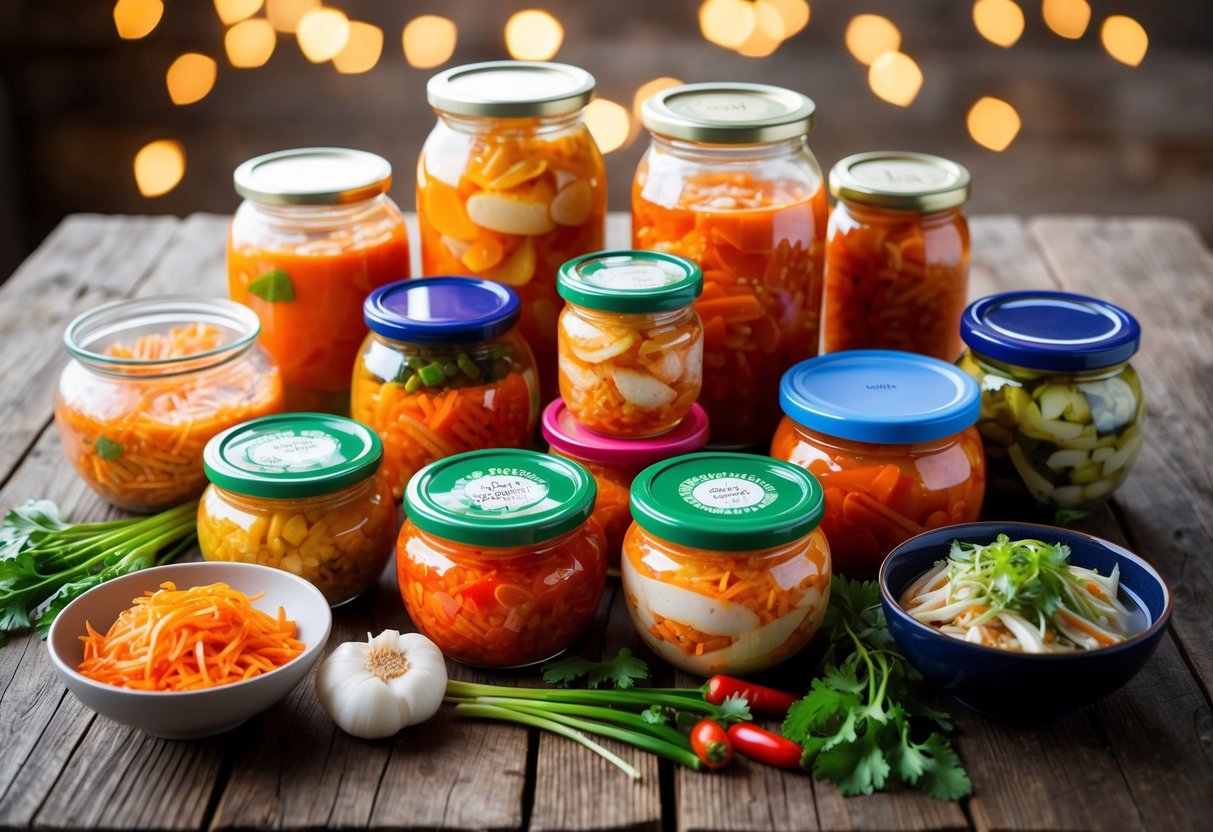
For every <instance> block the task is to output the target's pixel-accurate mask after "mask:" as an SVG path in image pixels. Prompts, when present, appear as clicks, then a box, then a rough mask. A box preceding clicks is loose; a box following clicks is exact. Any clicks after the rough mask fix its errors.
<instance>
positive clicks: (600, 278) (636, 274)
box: [588, 265, 676, 289]
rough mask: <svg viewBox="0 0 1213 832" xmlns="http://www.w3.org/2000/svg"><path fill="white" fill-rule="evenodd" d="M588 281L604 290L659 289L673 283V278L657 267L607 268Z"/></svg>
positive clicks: (600, 270)
mask: <svg viewBox="0 0 1213 832" xmlns="http://www.w3.org/2000/svg"><path fill="white" fill-rule="evenodd" d="M588 279H589V281H590V282H591V283H593V284H595V285H597V286H602V287H604V288H606V289H660V288H661V287H663V286H668V285H670V284H671V283H673V282H674V280H675V279H676V278H674V276H672V275H669V274H666V273H665V272H664V271H662V270H661V269H659V268H658V267H657V266H649V265H633V266H608V267H606V268H605V269H599V270H598V271H596V272H594V273H593V274H591V275H589V277H588Z"/></svg>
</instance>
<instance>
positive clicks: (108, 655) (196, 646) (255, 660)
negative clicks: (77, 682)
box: [78, 581, 306, 691]
mask: <svg viewBox="0 0 1213 832" xmlns="http://www.w3.org/2000/svg"><path fill="white" fill-rule="evenodd" d="M263 594H264V593H262V595H263ZM262 595H254V596H252V597H251V598H250V597H249V596H248V595H245V594H244V593H243V592H241V591H239V590H237V589H232V588H231V587H229V586H228V585H227V584H224V583H215V584H211V585H209V586H195V587H191V588H189V589H184V590H178V589H177V587H176V586H175V585H174V584H173V583H172V582H171V581H166V582H165V583H162V584H161V585H160V589H158V590H156V591H155V592H145V593H144V594H143V597H141V598H135V599H133V602H134V606H133V607H131V608H130V609H127V610H124V611H123V612H122V614H121V615H119V616H118V620H117V621H115V622H114V624H113V626H111V627H110V628H109V630H108V632H106V634H105V635H101V634H100V633H98V632H97V631H96V630H94V629H93V626H92V624H91V623H89V622H86V623H85V625H84V626H85V630H86V633H85V635H83V636H81V637H80V641H82V642H83V643H84V661H82V662H81V663H80V666H79V668H78V669H79V671H80V673H81V674H83V675H84V676H87V677H88V678H89V679H92V680H93V681H96V682H102V683H104V684H107V685H115V686H117V687H122V688H129V689H131V690H147V691H188V690H203V689H206V688H213V687H218V686H219V685H230V684H232V683H233V682H242V681H244V680H245V679H252V678H253V677H255V676H260V675H261V674H263V673H269V672H270V671H271V670H276V669H277V668H279V667H282V666H283V665H284V664H286V663H287V662H290V661H292V660H293V659H295V658H297V657H298V656H300V655H301V654H302V653H303V651H304V648H305V646H306V645H304V644H303V642H301V641H299V640H298V639H296V638H295V635H296V627H295V622H294V621H290V620H288V619H287V617H286V611H285V610H283V608H282V607H279V608H278V614H277V616H271V615H268V614H266V613H264V612H262V611H261V610H258V609H257V608H255V607H254V606H253V604H252V602H253V601H256V600H257V599H259V598H261V597H262Z"/></svg>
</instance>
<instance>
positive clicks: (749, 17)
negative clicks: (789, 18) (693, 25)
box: [699, 0, 758, 49]
mask: <svg viewBox="0 0 1213 832" xmlns="http://www.w3.org/2000/svg"><path fill="white" fill-rule="evenodd" d="M756 28H758V15H757V14H756V13H755V11H754V4H753V3H747V2H746V0H703V5H701V6H700V7H699V29H700V31H702V32H703V36H704V38H706V39H707V40H708V42H709V43H714V44H716V45H717V46H723V47H724V48H725V49H737V48H738V47H740V46H741V45H742V44H744V43H745V42H746V41H747V40H749V38H750V36H751V35H752V34H754V30H755V29H756Z"/></svg>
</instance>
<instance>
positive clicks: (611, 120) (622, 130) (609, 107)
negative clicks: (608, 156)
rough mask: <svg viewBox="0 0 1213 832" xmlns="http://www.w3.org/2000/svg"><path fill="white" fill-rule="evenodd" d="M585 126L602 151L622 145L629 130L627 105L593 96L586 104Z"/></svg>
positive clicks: (608, 151) (605, 151)
mask: <svg viewBox="0 0 1213 832" xmlns="http://www.w3.org/2000/svg"><path fill="white" fill-rule="evenodd" d="M585 126H586V127H587V128H589V131H590V135H591V136H593V137H594V141H595V143H597V145H598V149H599V150H601V151H602V152H603V153H610V152H611V151H612V150H618V149H619V148H621V147H623V143H624V142H626V141H627V140H628V132H629V131H630V130H631V123H630V122H629V120H628V110H627V107H624V106H623V105H622V104H616V103H615V102H614V101H609V100H607V99H605V98H595V99H594V100H593V101H591V102H590V103H589V104H587V105H586V108H585Z"/></svg>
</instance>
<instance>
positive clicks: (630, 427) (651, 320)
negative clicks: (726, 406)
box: [559, 306, 703, 437]
mask: <svg viewBox="0 0 1213 832" xmlns="http://www.w3.org/2000/svg"><path fill="white" fill-rule="evenodd" d="M559 350H560V363H559V368H560V395H561V396H562V397H563V398H564V403H565V405H567V406H568V408H569V411H570V412H571V413H572V414H573V416H575V417H576V418H577V421H578V422H580V423H581V424H582V425H584V426H585V427H587V428H589V429H590V430H592V431H594V432H595V433H600V434H603V435H604V436H620V437H644V436H656V435H658V434H661V433H665V432H666V431H669V430H670V429H671V428H674V427H676V426H677V425H678V423H679V422H681V421H682V419H683V417H684V416H686V414H687V411H688V410H690V409H691V405H693V404H695V400H696V399H697V398H698V397H699V392H700V389H701V387H702V382H703V327H702V326H701V325H700V323H699V319H698V318H697V317H696V315H695V313H694V312H691V311H690V310H687V311H686V312H685V313H678V312H675V313H673V314H672V315H671V314H669V313H665V314H652V315H639V314H628V315H622V314H617V313H610V312H597V311H591V310H584V309H580V308H577V309H574V308H573V307H571V306H566V307H565V310H564V312H562V313H561V316H560V329H559Z"/></svg>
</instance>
